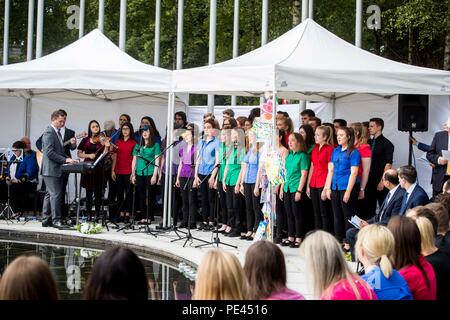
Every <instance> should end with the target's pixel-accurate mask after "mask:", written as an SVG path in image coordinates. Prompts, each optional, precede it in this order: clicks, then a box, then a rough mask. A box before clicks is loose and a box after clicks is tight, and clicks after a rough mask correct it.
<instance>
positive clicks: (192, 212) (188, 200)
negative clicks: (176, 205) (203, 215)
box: [180, 178, 197, 224]
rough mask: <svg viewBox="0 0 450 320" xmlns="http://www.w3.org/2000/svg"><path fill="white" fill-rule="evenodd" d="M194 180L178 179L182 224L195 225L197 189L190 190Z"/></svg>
mask: <svg viewBox="0 0 450 320" xmlns="http://www.w3.org/2000/svg"><path fill="white" fill-rule="evenodd" d="M193 183H194V178H180V193H181V200H182V204H183V205H182V208H183V209H182V210H183V220H182V221H181V222H182V223H186V224H187V223H189V224H193V223H195V222H196V221H195V219H196V215H197V189H193V188H192V184H193Z"/></svg>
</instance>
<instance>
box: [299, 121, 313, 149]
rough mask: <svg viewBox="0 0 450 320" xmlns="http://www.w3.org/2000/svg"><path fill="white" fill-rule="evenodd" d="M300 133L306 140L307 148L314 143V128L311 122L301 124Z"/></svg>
mask: <svg viewBox="0 0 450 320" xmlns="http://www.w3.org/2000/svg"><path fill="white" fill-rule="evenodd" d="M299 133H300V134H301V135H302V137H303V140H305V143H306V147H307V148H309V147H310V146H312V145H313V144H314V129H313V127H311V126H310V125H309V124H303V125H301V126H300V130H299Z"/></svg>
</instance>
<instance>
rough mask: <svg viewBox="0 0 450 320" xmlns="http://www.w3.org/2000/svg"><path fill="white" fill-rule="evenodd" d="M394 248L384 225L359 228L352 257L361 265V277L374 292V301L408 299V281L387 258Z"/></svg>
mask: <svg viewBox="0 0 450 320" xmlns="http://www.w3.org/2000/svg"><path fill="white" fill-rule="evenodd" d="M394 247H395V240H394V236H393V235H392V233H391V232H390V231H389V229H388V228H387V227H385V226H382V225H379V224H371V225H368V226H365V227H364V228H362V229H361V231H360V232H358V240H357V241H356V245H355V252H356V257H357V259H358V260H359V261H360V262H361V263H362V264H363V266H364V272H365V273H364V275H363V276H361V277H362V278H363V279H364V280H365V281H366V282H367V283H368V284H369V285H370V286H371V287H372V289H373V290H374V291H375V293H376V295H377V298H378V300H412V298H413V297H412V294H411V291H410V290H409V287H408V284H407V283H406V281H405V279H403V277H402V276H401V275H400V273H399V272H398V271H397V270H395V269H394V267H393V266H392V262H391V260H390V258H389V257H390V256H392V254H393V253H394Z"/></svg>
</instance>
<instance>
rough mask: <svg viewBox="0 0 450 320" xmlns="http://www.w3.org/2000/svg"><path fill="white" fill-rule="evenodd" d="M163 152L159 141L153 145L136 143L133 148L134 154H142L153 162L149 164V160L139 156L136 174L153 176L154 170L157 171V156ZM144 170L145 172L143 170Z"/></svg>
mask: <svg viewBox="0 0 450 320" xmlns="http://www.w3.org/2000/svg"><path fill="white" fill-rule="evenodd" d="M160 152H161V148H160V146H159V143H154V144H153V146H151V147H148V146H145V147H144V146H139V145H137V144H136V145H135V146H134V149H133V156H136V155H138V154H139V155H140V156H142V157H143V158H145V159H147V160H148V161H150V162H151V163H150V164H149V165H148V166H147V164H148V162H146V161H145V160H144V159H142V158H140V157H137V161H136V175H138V176H151V175H153V172H154V171H155V165H154V162H155V157H156V156H157V155H159V153H160ZM142 171H143V172H142Z"/></svg>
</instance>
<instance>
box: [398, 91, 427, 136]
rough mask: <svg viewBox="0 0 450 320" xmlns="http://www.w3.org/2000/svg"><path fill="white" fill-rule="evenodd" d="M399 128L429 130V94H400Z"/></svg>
mask: <svg viewBox="0 0 450 320" xmlns="http://www.w3.org/2000/svg"><path fill="white" fill-rule="evenodd" d="M398 130H399V131H428V95H421V94H399V96H398Z"/></svg>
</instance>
